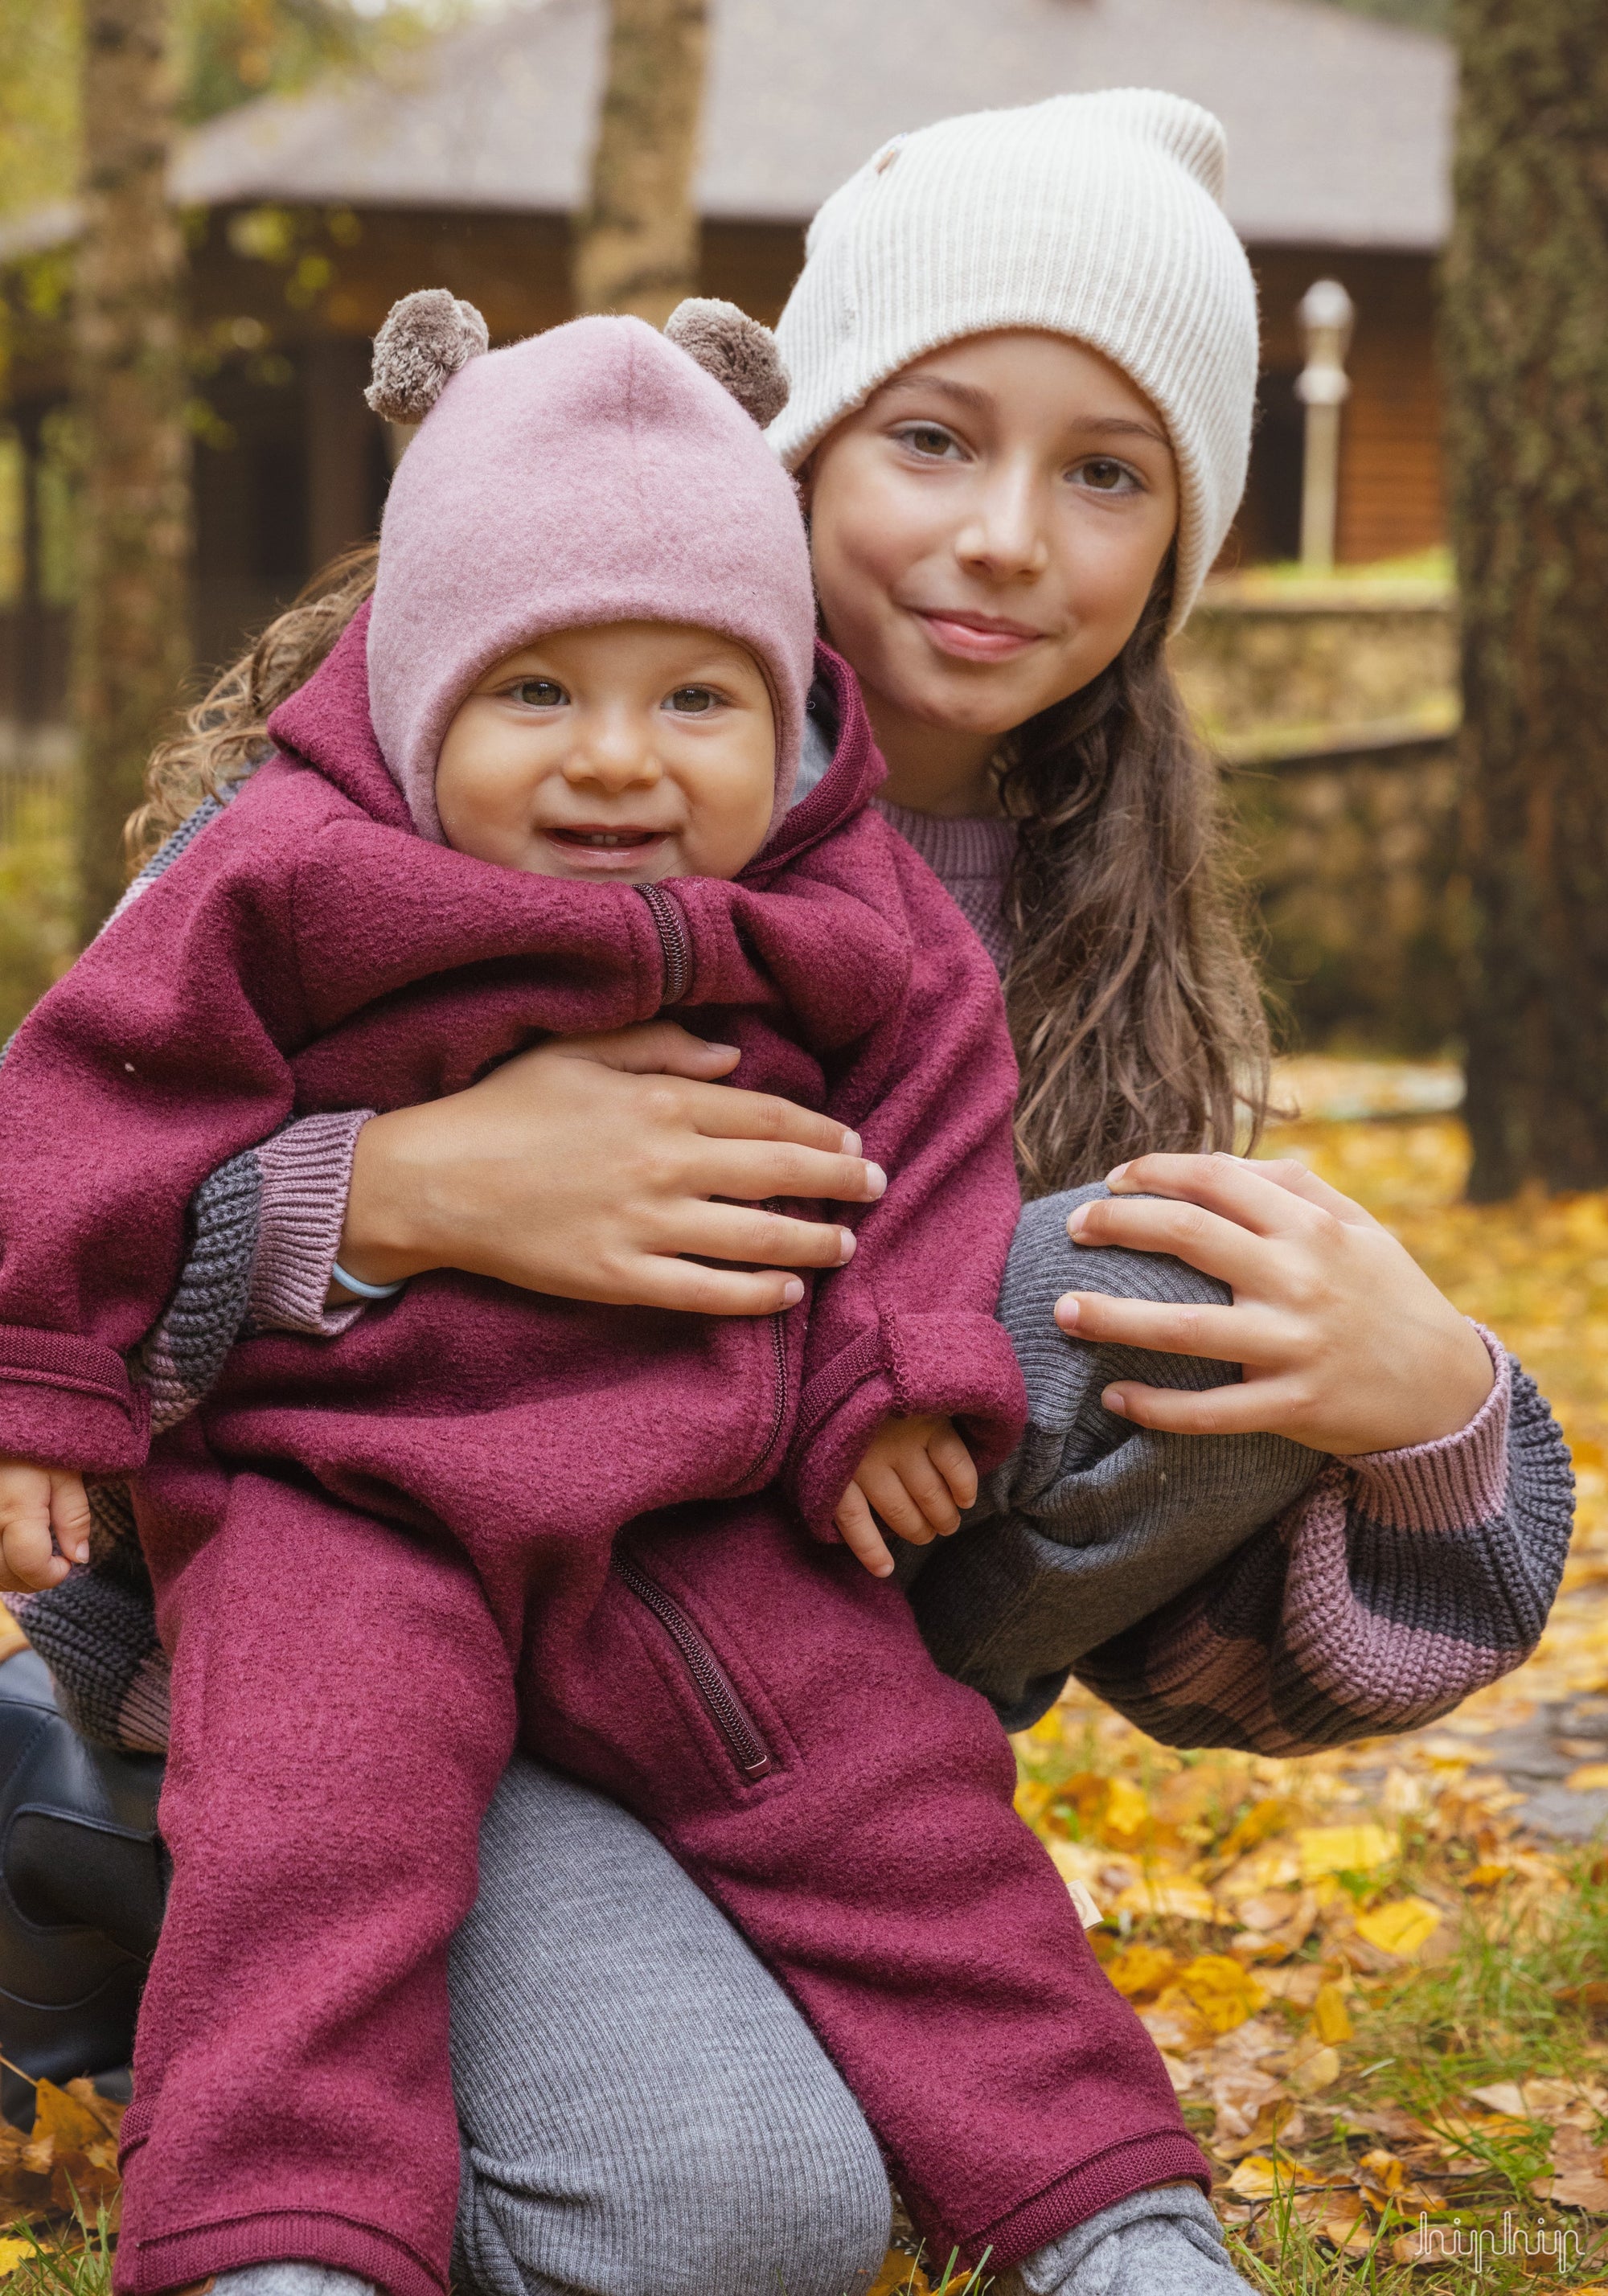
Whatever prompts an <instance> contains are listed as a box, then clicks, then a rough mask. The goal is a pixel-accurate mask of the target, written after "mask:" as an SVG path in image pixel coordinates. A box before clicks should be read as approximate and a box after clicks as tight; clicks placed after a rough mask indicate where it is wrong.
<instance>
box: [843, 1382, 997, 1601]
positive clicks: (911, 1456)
mask: <svg viewBox="0 0 1608 2296" xmlns="http://www.w3.org/2000/svg"><path fill="white" fill-rule="evenodd" d="M976 1497H977V1470H976V1468H975V1467H974V1466H973V1465H972V1454H971V1453H970V1452H969V1451H968V1450H967V1448H966V1447H965V1445H964V1443H963V1442H962V1441H961V1439H960V1437H959V1436H958V1435H957V1434H956V1431H955V1430H954V1428H953V1427H952V1426H951V1424H950V1423H949V1422H948V1420H947V1419H885V1420H884V1421H883V1422H882V1425H881V1426H880V1427H879V1428H878V1429H877V1431H876V1433H875V1434H874V1436H873V1437H872V1439H871V1441H870V1444H869V1445H868V1446H867V1447H866V1456H865V1457H864V1458H863V1459H862V1460H861V1461H860V1464H859V1467H858V1470H857V1472H856V1475H855V1479H854V1480H853V1482H851V1483H850V1484H849V1488H848V1489H847V1490H846V1491H845V1492H844V1494H843V1496H842V1497H841V1499H840V1500H839V1501H838V1507H837V1513H836V1514H835V1515H834V1516H833V1521H834V1522H835V1523H836V1524H837V1527H838V1529H839V1530H840V1531H841V1533H842V1538H843V1544H844V1545H845V1546H848V1547H850V1548H851V1549H852V1550H853V1552H854V1553H855V1554H857V1555H858V1556H859V1558H860V1561H861V1562H863V1563H864V1564H865V1566H866V1570H869V1571H870V1572H871V1573H872V1575H873V1577H874V1578H877V1579H886V1578H887V1576H888V1574H889V1572H890V1570H892V1569H893V1557H892V1555H891V1554H889V1552H888V1549H887V1546H886V1545H885V1543H884V1541H883V1539H882V1533H881V1532H880V1531H879V1530H878V1529H877V1527H876V1524H875V1522H874V1520H873V1518H872V1513H871V1510H872V1508H873V1507H874V1508H875V1509H876V1512H877V1513H878V1514H880V1515H881V1517H882V1521H884V1522H885V1523H886V1524H887V1526H888V1528H889V1529H890V1530H891V1531H894V1532H896V1533H897V1535H898V1537H899V1538H905V1539H908V1540H909V1542H910V1544H911V1546H927V1545H928V1544H929V1543H930V1542H931V1540H932V1539H934V1538H948V1536H949V1533H950V1532H951V1531H952V1530H958V1529H960V1511H961V1509H962V1507H969V1506H970V1505H972V1501H973V1500H974V1499H975V1498H976Z"/></svg>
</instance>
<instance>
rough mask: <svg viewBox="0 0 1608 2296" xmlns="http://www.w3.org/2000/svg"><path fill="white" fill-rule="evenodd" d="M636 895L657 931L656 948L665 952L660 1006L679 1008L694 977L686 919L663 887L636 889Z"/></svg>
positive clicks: (677, 902) (654, 886)
mask: <svg viewBox="0 0 1608 2296" xmlns="http://www.w3.org/2000/svg"><path fill="white" fill-rule="evenodd" d="M636 890H637V891H638V892H639V893H640V894H641V895H642V898H643V899H644V901H645V902H646V903H647V905H648V914H649V915H650V916H651V917H652V920H653V922H654V924H655V925H656V926H657V927H658V928H659V946H660V948H661V949H662V950H663V952H664V995H663V998H662V1000H661V1004H662V1005H679V1004H680V1002H681V1000H682V998H683V997H684V996H685V995H686V992H687V985H688V983H689V982H690V981H691V980H692V977H693V951H692V947H691V944H690V943H689V941H688V939H687V932H686V919H685V917H684V916H683V915H682V914H681V904H680V903H679V901H677V899H676V898H674V896H673V895H671V894H669V893H667V892H666V891H665V890H664V888H663V886H662V885H638V887H637V888H636Z"/></svg>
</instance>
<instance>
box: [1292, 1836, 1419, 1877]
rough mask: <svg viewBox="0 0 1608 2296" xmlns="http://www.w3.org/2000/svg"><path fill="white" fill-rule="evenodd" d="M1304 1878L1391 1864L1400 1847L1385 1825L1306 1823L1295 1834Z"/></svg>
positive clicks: (1366, 1871) (1368, 1869)
mask: <svg viewBox="0 0 1608 2296" xmlns="http://www.w3.org/2000/svg"><path fill="white" fill-rule="evenodd" d="M1295 1846H1296V1849H1297V1850H1298V1852H1299V1853H1300V1864H1301V1875H1302V1878H1303V1880H1305V1881H1308V1882H1316V1881H1317V1879H1318V1877H1319V1875H1320V1874H1371V1873H1372V1872H1373V1871H1374V1867H1375V1866H1388V1865H1389V1864H1390V1862H1391V1859H1392V1858H1393V1857H1395V1856H1396V1854H1397V1852H1398V1850H1399V1848H1400V1846H1401V1845H1400V1842H1399V1838H1398V1837H1397V1835H1395V1834H1394V1833H1388V1832H1387V1831H1386V1829H1385V1828H1384V1827H1383V1826H1382V1825H1303V1826H1302V1827H1301V1828H1300V1831H1299V1832H1298V1833H1297V1834H1296V1837H1295Z"/></svg>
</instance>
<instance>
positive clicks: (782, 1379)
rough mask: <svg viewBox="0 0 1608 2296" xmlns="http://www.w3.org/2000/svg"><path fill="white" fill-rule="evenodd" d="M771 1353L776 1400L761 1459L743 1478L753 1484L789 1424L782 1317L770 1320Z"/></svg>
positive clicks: (773, 1452) (767, 1462) (759, 1458)
mask: <svg viewBox="0 0 1608 2296" xmlns="http://www.w3.org/2000/svg"><path fill="white" fill-rule="evenodd" d="M783 1312H785V1311H783ZM770 1351H771V1355H772V1357H773V1359H774V1361H775V1369H776V1399H775V1403H774V1404H773V1405H772V1406H771V1415H770V1431H769V1432H768V1433H767V1436H766V1438H765V1441H764V1444H763V1446H762V1447H761V1449H760V1452H759V1457H758V1458H757V1459H756V1460H755V1461H754V1464H753V1465H752V1466H751V1468H750V1469H749V1471H748V1472H747V1474H746V1475H744V1476H743V1478H742V1480H743V1481H744V1482H745V1483H748V1482H751V1481H752V1480H753V1479H754V1477H755V1476H756V1475H758V1474H759V1473H762V1472H763V1471H764V1470H765V1469H766V1468H767V1467H768V1466H769V1465H770V1463H771V1461H772V1460H773V1459H774V1458H775V1452H776V1446H777V1444H778V1443H780V1441H781V1440H782V1430H783V1427H785V1426H786V1424H787V1339H786V1335H785V1333H783V1329H782V1317H781V1316H772V1317H771V1318H770Z"/></svg>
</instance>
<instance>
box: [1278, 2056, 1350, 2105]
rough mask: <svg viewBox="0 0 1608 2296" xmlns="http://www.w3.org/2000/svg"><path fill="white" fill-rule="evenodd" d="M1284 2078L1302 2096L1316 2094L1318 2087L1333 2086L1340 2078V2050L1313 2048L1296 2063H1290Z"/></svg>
mask: <svg viewBox="0 0 1608 2296" xmlns="http://www.w3.org/2000/svg"><path fill="white" fill-rule="evenodd" d="M1285 2079H1287V2080H1288V2081H1289V2083H1290V2086H1291V2087H1292V2088H1293V2089H1299V2090H1300V2094H1301V2095H1302V2096H1316V2095H1317V2094H1318V2091H1319V2090H1320V2089H1325V2088H1333V2086H1334V2083H1335V2082H1336V2081H1337V2080H1338V2079H1340V2051H1339V2050H1338V2049H1328V2048H1323V2049H1314V2050H1313V2052H1312V2054H1311V2055H1310V2056H1309V2057H1303V2058H1302V2059H1301V2061H1300V2064H1298V2065H1292V2067H1291V2068H1290V2071H1289V2072H1288V2073H1287V2074H1286V2076H1285Z"/></svg>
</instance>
